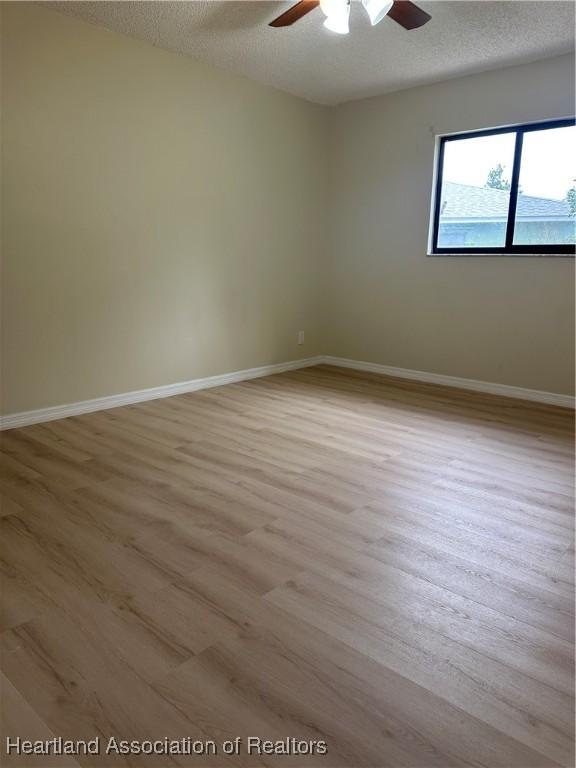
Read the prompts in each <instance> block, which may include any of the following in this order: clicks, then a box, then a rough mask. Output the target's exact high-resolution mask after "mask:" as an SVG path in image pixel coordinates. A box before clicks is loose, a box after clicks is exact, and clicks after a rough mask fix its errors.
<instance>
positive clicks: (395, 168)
mask: <svg viewBox="0 0 576 768" xmlns="http://www.w3.org/2000/svg"><path fill="white" fill-rule="evenodd" d="M0 9H1V14H2V17H3V75H2V102H3V103H2V106H3V121H2V134H3V169H2V200H3V206H2V225H3V226H2V246H3V254H2V255H3V275H2V276H3V306H2V338H3V346H2V374H3V393H4V397H3V400H4V402H3V412H4V413H14V412H18V411H22V410H29V409H33V408H42V407H46V406H51V405H58V404H62V403H71V402H75V401H78V400H84V399H88V398H93V397H101V396H104V395H110V394H116V393H121V392H127V391H131V390H135V389H142V388H145V387H153V386H159V385H162V384H171V383H174V382H178V381H183V380H187V379H191V378H195V377H199V376H209V375H212V374H217V373H223V372H228V371H234V370H238V369H242V368H249V367H253V366H259V365H264V364H268V363H275V362H282V361H286V360H293V359H296V358H298V357H308V356H312V355H315V354H319V353H328V354H333V355H340V356H342V357H350V358H355V359H359V360H366V361H372V362H377V363H383V364H386V365H393V366H401V367H405V368H412V369H418V370H423V371H433V372H437V373H444V374H448V375H454V376H465V377H471V378H477V379H481V380H484V381H493V382H500V383H505V384H512V385H518V386H523V387H530V388H535V389H543V390H548V391H552V392H559V393H567V392H570V391H571V388H572V383H573V311H574V304H573V302H574V289H573V285H574V284H573V267H574V263H573V261H572V260H570V259H530V258H518V259H512V258H493V259H489V258H427V257H426V243H427V235H428V221H429V206H430V192H431V185H432V170H433V153H434V135H435V134H438V133H444V132H450V131H460V130H467V129H478V128H482V127H485V126H492V125H500V124H505V123H514V122H520V121H527V120H537V119H542V118H551V117H558V116H562V115H568V114H570V113H573V111H574V106H573V103H572V102H571V94H573V77H572V73H573V60H571V59H570V58H568V57H561V58H558V59H550V60H548V61H543V62H538V63H535V64H531V65H526V66H521V67H515V68H510V69H507V70H500V71H496V72H490V73H487V74H482V75H476V76H471V77H466V78H462V79H458V80H452V81H449V82H445V83H441V84H438V85H433V86H428V87H423V88H416V89H412V90H409V91H404V92H401V93H398V94H392V95H390V96H385V97H381V98H376V99H370V100H365V101H359V102H354V103H351V104H348V105H344V106H342V107H337V108H333V109H328V108H322V107H316V106H313V105H311V104H308V103H306V102H303V101H301V100H298V99H296V98H293V97H290V96H287V95H285V94H282V93H280V92H278V91H274V90H273V89H268V88H265V87H262V86H260V85H256V84H253V83H251V82H249V81H247V80H244V79H241V78H236V77H233V76H230V75H228V74H225V73H223V72H221V71H219V70H216V69H213V68H211V67H208V66H204V65H202V64H199V63H197V62H194V61H192V60H191V59H188V58H185V57H182V56H179V55H176V54H172V53H168V52H166V51H163V50H160V49H157V48H154V47H152V46H150V45H148V44H145V43H141V42H139V41H136V40H132V39H130V38H127V37H124V36H121V35H118V34H115V33H112V32H109V31H107V30H104V29H101V28H98V27H94V26H90V25H88V24H86V23H84V22H81V21H78V20H75V19H72V18H69V17H65V16H61V15H59V14H57V13H55V12H53V11H49V10H47V9H45V8H40V7H38V6H37V5H35V4H31V3H18V4H13V3H2V4H1V6H0ZM327 136H330V137H331V146H329V142H327ZM329 189H330V194H329V193H328V191H329ZM299 330H305V331H306V344H305V345H304V346H297V344H296V335H297V332H298V331H299Z"/></svg>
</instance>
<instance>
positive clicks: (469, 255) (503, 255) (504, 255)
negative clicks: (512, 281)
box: [426, 251, 576, 259]
mask: <svg viewBox="0 0 576 768" xmlns="http://www.w3.org/2000/svg"><path fill="white" fill-rule="evenodd" d="M426 256H432V257H433V258H442V257H444V256H448V258H454V257H455V256H456V257H460V258H474V257H475V256H484V257H486V256H489V257H490V258H491V259H494V258H496V259H498V258H500V259H501V258H510V259H519V258H520V259H522V258H525V257H528V258H529V259H534V258H536V259H573V258H574V257H575V256H576V254H575V253H462V252H461V251H454V253H431V252H430V251H428V252H427V253H426Z"/></svg>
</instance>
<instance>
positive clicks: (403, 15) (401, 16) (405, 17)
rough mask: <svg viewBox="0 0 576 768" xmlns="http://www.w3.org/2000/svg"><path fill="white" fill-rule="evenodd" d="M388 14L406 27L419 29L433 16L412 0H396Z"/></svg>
mask: <svg viewBox="0 0 576 768" xmlns="http://www.w3.org/2000/svg"><path fill="white" fill-rule="evenodd" d="M388 16H389V17H390V18H391V19H394V21H395V22H397V23H398V24H400V26H401V27H404V29H417V28H418V27H421V26H423V25H424V24H426V22H427V21H430V19H431V18H432V16H430V14H429V13H426V11H423V10H422V8H418V6H417V5H414V3H411V2H410V0H396V1H395V3H394V5H393V6H392V8H390V10H389V11H388Z"/></svg>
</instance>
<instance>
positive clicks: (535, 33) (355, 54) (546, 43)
mask: <svg viewBox="0 0 576 768" xmlns="http://www.w3.org/2000/svg"><path fill="white" fill-rule="evenodd" d="M292 4H293V3H292V2H265V1H263V0H261V1H255V2H254V1H250V0H243V1H242V2H226V1H225V0H210V2H200V1H192V2H129V1H128V0H126V1H125V2H56V3H52V2H50V3H44V4H43V5H48V6H49V7H51V8H54V9H56V10H58V11H60V12H62V13H67V14H72V15H75V16H79V17H81V18H84V19H86V20H87V21H90V22H93V23H96V24H100V25H102V26H105V27H109V28H110V29H114V30H116V31H118V32H123V33H125V34H127V35H130V36H132V37H137V38H140V39H142V40H147V41H149V42H150V43H152V44H154V45H156V46H159V47H161V48H167V49H169V50H172V51H178V52H179V53H183V54H186V55H189V56H192V57H194V58H197V59H201V60H203V61H207V62H210V63H211V64H214V65H216V66H218V67H222V68H224V69H228V70H232V71H234V72H237V73H239V74H242V75H245V76H246V77H249V78H251V79H253V80H257V81H259V82H261V83H266V84H268V85H272V86H274V87H276V88H280V89H282V90H284V91H288V92H289V93H293V94H295V95H297V96H301V97H303V98H305V99H309V100H310V101H316V102H319V103H321V104H339V103H341V102H344V101H349V100H351V99H359V98H362V97H365V96H374V95H376V94H381V93H389V92H390V91H397V90H401V89H403V88H410V87H412V86H414V85H421V84H424V83H430V82H435V81H438V80H445V79H449V78H451V77H458V76H460V75H464V74H469V73H472V72H481V71H483V70H487V69H494V68H497V67H502V66H507V65H512V64H519V63H522V62H527V61H534V60H536V59H540V58H545V57H549V56H554V55H557V54H561V53H566V52H568V51H571V50H573V49H574V3H573V2H555V1H553V0H540V1H539V2H534V1H530V2H525V1H524V0H505V1H504V2H493V1H492V0H468V1H466V2H444V0H433V1H432V2H430V0H428V1H426V0H424V2H420V3H419V5H420V6H421V7H422V8H423V9H425V10H426V11H428V12H429V13H430V14H431V15H432V20H431V21H430V22H429V23H428V24H426V26H424V27H422V28H421V29H417V30H413V31H411V32H407V31H406V30H404V29H402V27H400V26H398V25H397V24H396V23H395V22H393V21H392V20H391V19H384V20H383V21H382V22H381V23H380V24H379V25H378V26H376V27H371V26H370V23H369V21H368V19H367V17H366V14H365V12H364V10H363V8H362V7H361V5H360V3H359V2H357V0H354V2H353V5H352V12H351V24H350V27H351V30H350V34H349V35H348V36H347V37H346V36H345V37H342V36H340V35H335V34H334V33H332V32H329V31H328V30H326V29H324V28H323V26H322V21H323V19H324V17H323V15H322V12H321V11H320V10H319V9H316V10H314V11H312V12H311V13H310V14H308V16H306V17H305V18H303V19H302V20H301V21H299V22H298V23H296V24H295V25H294V26H292V27H288V28H283V29H274V28H271V27H268V26H267V25H268V23H269V22H270V21H271V20H272V19H273V18H275V17H276V16H277V15H279V14H280V13H281V12H282V11H284V10H286V9H287V8H289V7H290V6H291V5H292Z"/></svg>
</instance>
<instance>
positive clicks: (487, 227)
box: [439, 181, 576, 248]
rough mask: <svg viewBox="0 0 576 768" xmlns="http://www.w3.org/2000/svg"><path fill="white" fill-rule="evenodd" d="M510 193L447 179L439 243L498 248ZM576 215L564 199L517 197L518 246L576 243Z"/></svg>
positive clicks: (443, 191) (502, 238) (444, 245)
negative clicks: (572, 214)
mask: <svg viewBox="0 0 576 768" xmlns="http://www.w3.org/2000/svg"><path fill="white" fill-rule="evenodd" d="M509 199H510V196H509V193H508V191H507V190H501V189H492V188H490V187H474V186H470V185H467V184H455V183H453V182H449V181H447V182H444V184H443V187H442V203H441V214H440V231H439V244H441V246H442V247H450V246H460V247H462V246H464V247H469V248H474V247H484V246H485V247H496V246H501V245H503V243H504V239H505V236H506V221H507V215H508V204H509ZM575 235H576V218H575V217H574V216H571V215H570V209H569V207H568V204H567V203H566V201H565V200H552V199H550V198H544V197H534V196H531V195H522V194H521V195H519V196H518V209H517V217H516V228H515V233H514V242H515V243H516V244H519V245H537V244H554V245H560V244H569V243H574V242H575Z"/></svg>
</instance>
